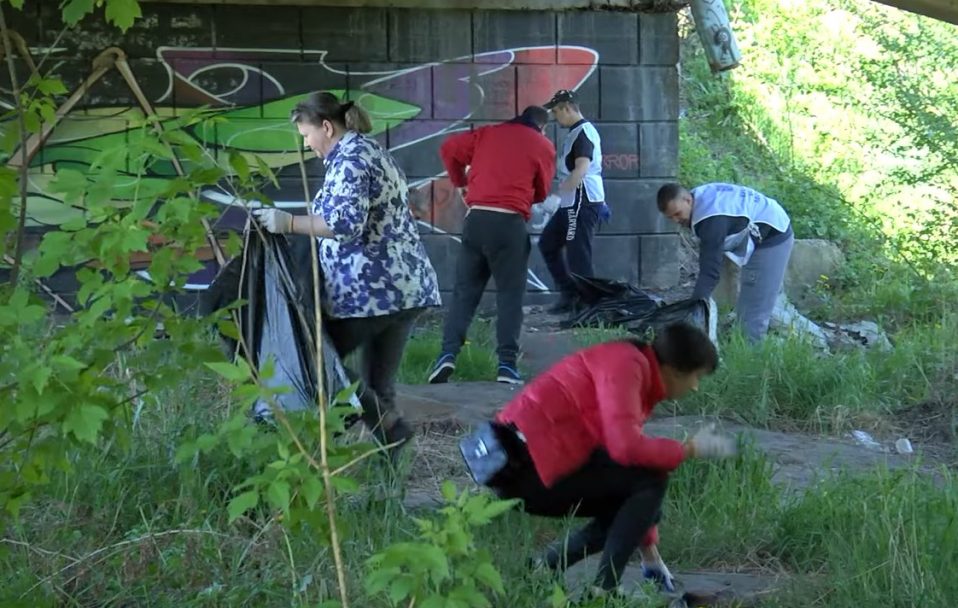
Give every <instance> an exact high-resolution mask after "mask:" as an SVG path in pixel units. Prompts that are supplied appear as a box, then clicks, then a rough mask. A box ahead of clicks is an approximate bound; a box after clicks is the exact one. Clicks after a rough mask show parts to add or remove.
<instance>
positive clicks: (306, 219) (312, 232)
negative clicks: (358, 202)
mask: <svg viewBox="0 0 958 608" xmlns="http://www.w3.org/2000/svg"><path fill="white" fill-rule="evenodd" d="M289 231H290V232H292V233H293V234H305V235H306V236H318V237H322V238H325V239H331V238H333V237H335V236H336V235H335V234H333V231H332V230H330V229H329V226H327V225H326V220H324V219H323V218H322V216H319V215H294V216H293V220H292V222H291V225H290V230H289Z"/></svg>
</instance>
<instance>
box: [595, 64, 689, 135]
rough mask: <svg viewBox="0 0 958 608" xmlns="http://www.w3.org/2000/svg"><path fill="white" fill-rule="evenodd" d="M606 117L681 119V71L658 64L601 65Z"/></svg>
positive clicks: (600, 71) (604, 113)
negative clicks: (655, 65)
mask: <svg viewBox="0 0 958 608" xmlns="http://www.w3.org/2000/svg"><path fill="white" fill-rule="evenodd" d="M599 79H600V82H601V84H600V98H601V106H602V109H601V117H602V120H622V121H643V122H644V121H668V120H677V119H678V97H679V90H678V72H677V71H676V69H675V68H669V67H654V66H643V67H635V66H609V67H606V66H603V67H600V68H599Z"/></svg>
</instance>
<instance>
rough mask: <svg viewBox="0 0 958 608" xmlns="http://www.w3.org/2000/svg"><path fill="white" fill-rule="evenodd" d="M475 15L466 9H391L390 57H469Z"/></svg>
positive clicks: (408, 59)
mask: <svg viewBox="0 0 958 608" xmlns="http://www.w3.org/2000/svg"><path fill="white" fill-rule="evenodd" d="M471 54H472V15H471V14H470V13H469V12H467V11H424V10H408V9H393V10H390V11H389V60H390V61H400V62H410V63H415V62H431V61H448V60H452V59H460V58H461V59H468V58H469V57H470V56H471Z"/></svg>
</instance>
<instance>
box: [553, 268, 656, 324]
mask: <svg viewBox="0 0 958 608" xmlns="http://www.w3.org/2000/svg"><path fill="white" fill-rule="evenodd" d="M572 282H573V283H574V284H575V293H574V296H573V297H574V311H575V312H573V313H572V314H571V315H570V316H569V318H568V319H566V320H565V321H564V322H562V323H561V324H560V326H561V327H563V328H570V327H612V326H617V325H622V324H623V323H628V322H629V321H632V320H634V319H636V318H639V317H644V316H645V315H647V314H648V313H650V312H652V311H653V310H655V309H657V308H658V307H659V306H661V305H662V300H661V299H659V298H657V297H655V296H652V295H649V294H647V293H645V292H644V291H642V290H640V289H638V288H636V287H635V286H633V285H630V284H629V283H624V282H621V281H613V280H611V279H601V278H598V277H584V276H581V275H577V274H573V275H572Z"/></svg>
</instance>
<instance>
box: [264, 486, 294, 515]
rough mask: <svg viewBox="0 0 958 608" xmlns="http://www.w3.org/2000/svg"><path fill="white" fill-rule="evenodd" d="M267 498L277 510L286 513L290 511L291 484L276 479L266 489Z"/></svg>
mask: <svg viewBox="0 0 958 608" xmlns="http://www.w3.org/2000/svg"><path fill="white" fill-rule="evenodd" d="M266 498H267V499H269V501H270V503H272V505H273V506H274V507H276V508H277V509H279V510H281V511H283V512H284V513H285V512H286V511H288V510H289V483H288V482H286V481H283V480H282V479H276V480H274V481H273V483H271V484H269V488H267V489H266Z"/></svg>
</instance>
